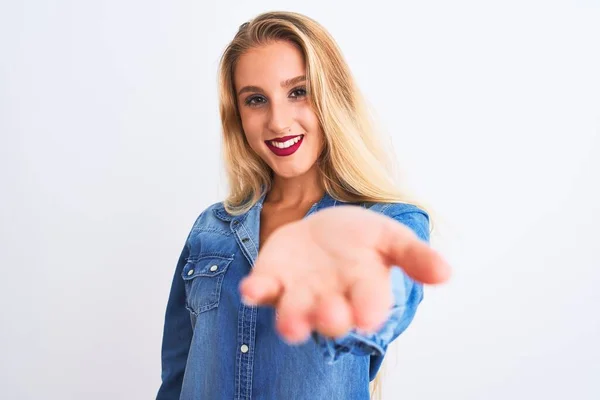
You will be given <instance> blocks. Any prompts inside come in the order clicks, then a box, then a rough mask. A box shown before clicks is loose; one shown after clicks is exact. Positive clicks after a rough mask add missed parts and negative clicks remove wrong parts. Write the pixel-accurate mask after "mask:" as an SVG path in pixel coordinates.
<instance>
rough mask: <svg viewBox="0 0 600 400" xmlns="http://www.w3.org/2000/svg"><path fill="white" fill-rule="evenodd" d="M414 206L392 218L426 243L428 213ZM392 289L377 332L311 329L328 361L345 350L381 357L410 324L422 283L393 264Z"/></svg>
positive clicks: (420, 298) (351, 352) (418, 301)
mask: <svg viewBox="0 0 600 400" xmlns="http://www.w3.org/2000/svg"><path fill="white" fill-rule="evenodd" d="M416 210H418V211H407V212H402V213H400V214H396V215H393V216H392V218H394V219H395V220H396V221H398V222H401V223H403V224H404V225H406V226H408V227H409V228H411V229H412V230H413V231H414V232H415V233H416V234H417V236H418V237H419V238H420V239H421V240H423V241H425V242H427V243H429V217H428V215H427V213H426V212H424V211H421V210H420V209H416ZM391 290H392V293H393V295H394V304H393V306H392V309H391V310H390V314H389V316H388V319H387V320H386V322H385V323H384V324H383V326H382V327H381V328H380V329H379V330H378V331H377V332H375V333H372V334H362V333H359V332H357V330H356V329H352V330H350V332H349V333H347V334H346V335H345V336H342V337H339V338H330V337H326V336H324V335H322V334H320V333H318V332H313V334H312V338H313V340H315V342H316V343H317V346H318V347H319V349H320V350H321V352H322V354H323V356H324V358H325V361H326V362H327V363H329V364H333V363H334V362H336V361H337V360H338V359H339V358H340V357H342V356H344V355H345V354H354V355H359V356H366V355H371V356H375V357H374V358H376V359H379V360H382V357H383V356H384V354H385V352H386V350H387V347H388V346H389V344H390V343H391V342H392V341H393V340H394V339H396V338H397V337H398V336H399V335H400V334H401V333H402V332H404V330H405V329H406V328H407V327H408V326H409V325H410V323H411V322H412V320H413V318H414V316H415V313H416V311H417V307H418V305H419V303H420V302H421V300H422V299H423V285H422V284H421V283H419V282H415V281H414V280H413V279H411V278H410V277H409V276H408V275H406V274H405V273H404V271H403V270H402V269H401V268H399V267H398V266H393V267H392V270H391Z"/></svg>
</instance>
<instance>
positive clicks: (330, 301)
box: [313, 293, 352, 337]
mask: <svg viewBox="0 0 600 400" xmlns="http://www.w3.org/2000/svg"><path fill="white" fill-rule="evenodd" d="M313 326H314V327H315V328H316V330H317V331H319V332H320V333H322V334H323V335H325V336H329V337H340V336H344V335H345V334H346V333H348V331H349V330H350V328H351V327H352V311H351V310H350V306H349V304H348V301H347V300H346V298H345V297H344V296H342V295H340V294H338V293H329V294H326V295H323V296H321V297H320V298H319V299H318V300H317V305H316V308H315V310H314V312H313Z"/></svg>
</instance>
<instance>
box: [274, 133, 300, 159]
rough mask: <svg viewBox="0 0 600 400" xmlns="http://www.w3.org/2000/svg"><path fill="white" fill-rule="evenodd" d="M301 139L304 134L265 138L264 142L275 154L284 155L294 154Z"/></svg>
mask: <svg viewBox="0 0 600 400" xmlns="http://www.w3.org/2000/svg"><path fill="white" fill-rule="evenodd" d="M303 141H304V135H297V136H285V137H282V138H278V139H274V140H265V144H266V145H267V147H268V148H269V150H271V151H272V152H273V154H275V155H276V156H279V157H286V156H291V155H292V154H294V153H295V152H296V151H297V150H298V149H299V148H300V146H301V145H302V142H303Z"/></svg>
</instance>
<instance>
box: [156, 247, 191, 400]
mask: <svg viewBox="0 0 600 400" xmlns="http://www.w3.org/2000/svg"><path fill="white" fill-rule="evenodd" d="M188 256H189V249H188V246H187V241H186V245H185V247H184V248H183V250H182V251H181V255H180V256H179V261H178V262H177V267H176V268H175V274H174V276H173V281H172V284H171V290H170V294H169V300H168V302H167V309H166V313H165V322H164V330H163V339H162V349H161V362H162V372H161V380H162V382H161V385H160V387H159V389H158V394H157V396H156V400H176V399H179V396H180V393H181V385H182V383H183V375H184V372H185V366H186V363H187V357H188V352H189V349H190V343H191V341H192V334H193V331H192V323H191V319H190V314H189V312H188V310H187V309H186V307H185V304H186V299H185V287H184V282H183V279H182V278H181V272H182V270H183V267H184V266H185V264H186V259H187V257H188Z"/></svg>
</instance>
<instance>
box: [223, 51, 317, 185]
mask: <svg viewBox="0 0 600 400" xmlns="http://www.w3.org/2000/svg"><path fill="white" fill-rule="evenodd" d="M305 73H306V70H305V66H304V59H303V56H302V53H301V52H300V51H299V50H298V49H297V48H296V47H295V46H294V45H292V44H291V43H288V42H285V41H278V42H274V43H271V44H268V45H265V46H262V47H258V48H254V49H252V50H249V51H247V52H246V53H244V54H243V55H242V56H241V57H240V58H239V60H238V64H237V67H236V69H235V71H234V84H235V88H236V95H237V103H238V108H239V110H240V115H241V120H242V127H243V128H244V133H245V135H246V139H247V140H248V143H249V144H250V147H251V148H252V149H253V150H254V151H255V152H256V153H257V154H258V155H259V156H260V157H261V158H262V159H263V160H264V161H265V162H266V163H267V164H268V165H269V166H270V167H271V168H272V169H273V171H274V172H275V174H277V175H279V176H280V177H284V178H292V177H295V176H299V175H302V174H304V173H306V172H307V171H309V170H311V168H313V166H314V165H315V162H316V160H317V158H318V156H319V154H320V151H321V148H322V145H323V134H322V131H321V128H320V125H319V122H318V118H317V116H316V114H315V113H314V111H313V109H312V108H311V106H310V102H309V99H308V96H307V94H306V79H305V77H304V76H305Z"/></svg>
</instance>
